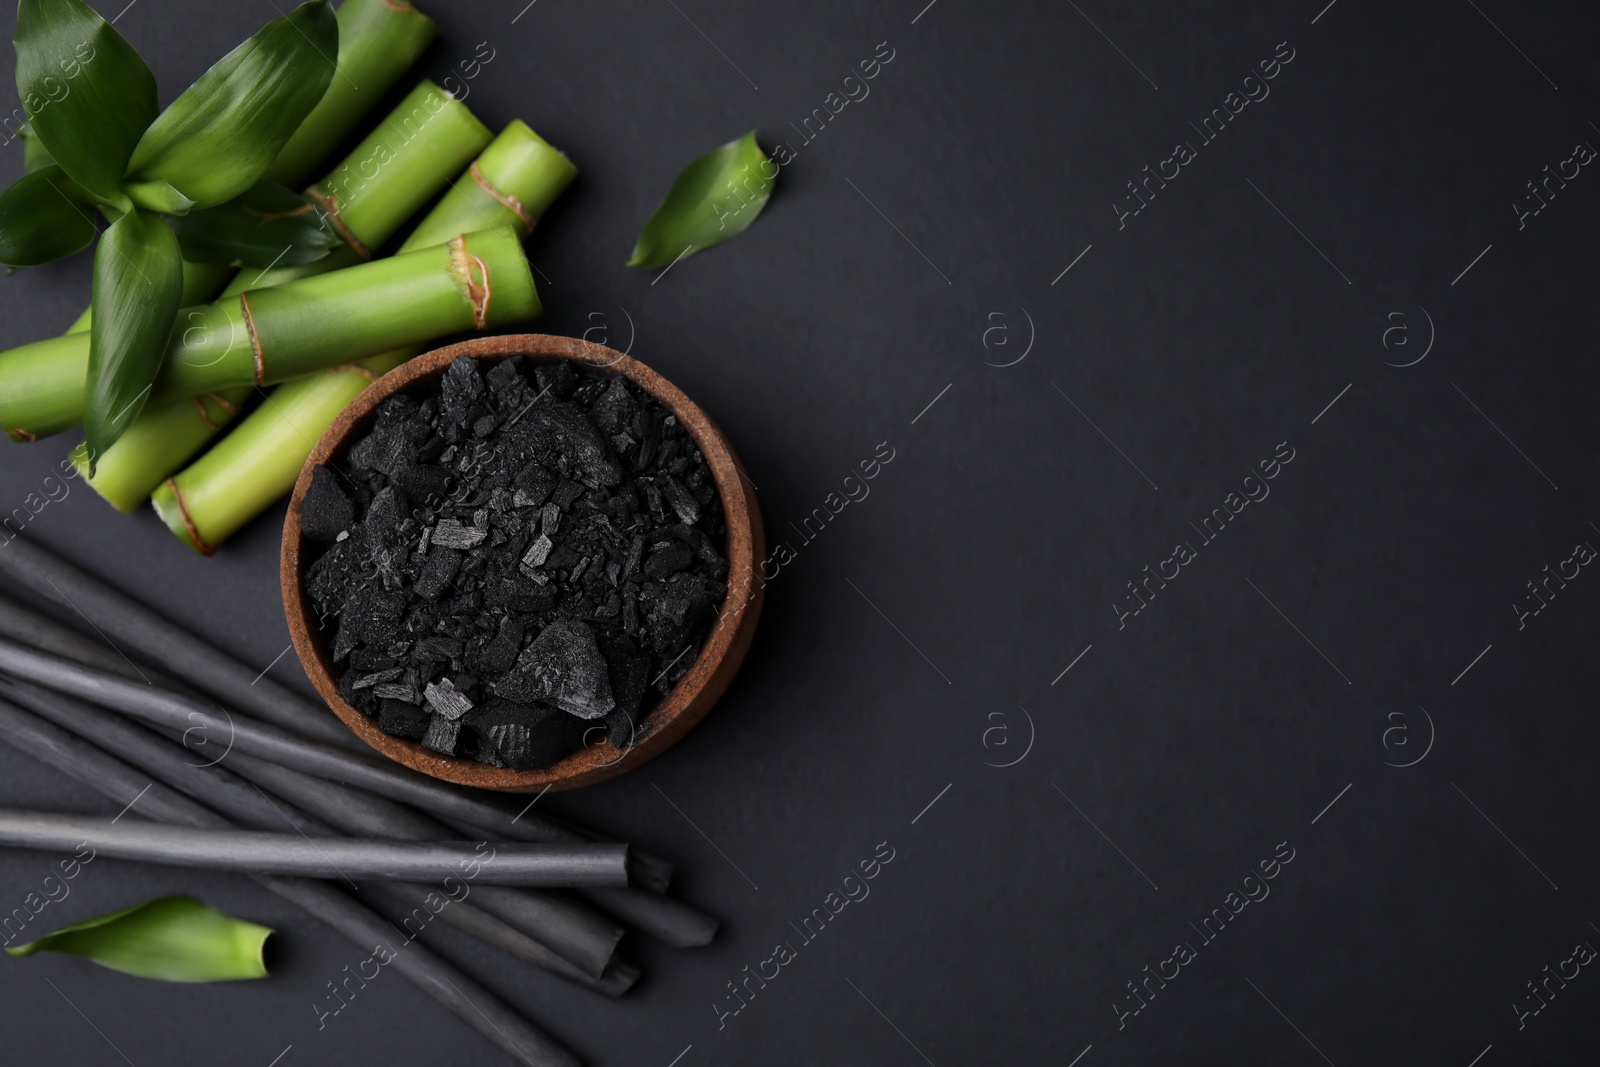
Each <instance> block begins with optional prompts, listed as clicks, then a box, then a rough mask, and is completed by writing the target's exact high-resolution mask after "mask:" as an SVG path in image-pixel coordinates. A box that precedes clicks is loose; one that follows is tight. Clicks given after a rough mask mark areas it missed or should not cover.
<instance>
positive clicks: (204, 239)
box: [168, 182, 344, 267]
mask: <svg viewBox="0 0 1600 1067" xmlns="http://www.w3.org/2000/svg"><path fill="white" fill-rule="evenodd" d="M168 221H169V222H170V223H171V225H172V230H173V232H174V233H176V234H177V235H178V245H179V247H180V248H182V249H183V258H184V259H186V260H188V261H189V262H191V263H223V264H228V265H231V266H235V267H290V266H300V265H302V264H306V263H315V262H316V261H317V260H319V259H322V258H323V257H324V256H326V255H327V254H328V253H329V252H331V251H332V250H333V249H335V248H337V247H339V246H340V245H342V244H344V240H343V238H341V237H340V236H339V235H338V234H337V233H336V232H334V231H333V230H332V229H330V228H329V227H327V226H325V225H323V216H322V213H321V212H320V211H318V210H317V208H316V205H315V204H313V203H312V202H311V201H309V200H307V199H306V198H305V197H303V196H301V195H300V194H299V193H296V192H293V191H291V190H289V189H286V188H284V187H283V186H281V185H278V184H276V183H274V182H256V184H254V185H252V186H251V187H250V188H249V189H248V190H246V191H245V193H244V194H243V195H241V196H237V197H234V198H233V199H232V200H229V201H228V202H227V203H226V204H219V205H218V206H216V207H210V208H206V209H205V210H204V211H193V212H190V213H189V214H188V215H186V216H184V217H183V218H180V219H170V220H168Z"/></svg>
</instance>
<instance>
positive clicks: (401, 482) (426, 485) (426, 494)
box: [395, 463, 455, 504]
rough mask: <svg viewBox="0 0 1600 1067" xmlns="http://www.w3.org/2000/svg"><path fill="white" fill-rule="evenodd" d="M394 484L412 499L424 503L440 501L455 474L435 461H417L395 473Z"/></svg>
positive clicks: (447, 492)
mask: <svg viewBox="0 0 1600 1067" xmlns="http://www.w3.org/2000/svg"><path fill="white" fill-rule="evenodd" d="M395 484H396V485H398V486H399V487H400V488H401V489H404V490H405V491H406V494H407V495H408V496H410V497H411V498H412V499H413V500H419V501H421V502H423V503H424V504H430V503H440V502H442V501H444V500H445V499H446V498H447V497H448V496H449V495H450V490H451V488H452V487H453V486H454V484H455V476H454V475H452V474H451V473H450V471H449V469H448V468H446V467H441V466H439V465H438V464H437V463H418V464H417V465H416V466H414V467H406V468H405V469H403V470H401V471H400V472H399V473H398V474H396V475H395Z"/></svg>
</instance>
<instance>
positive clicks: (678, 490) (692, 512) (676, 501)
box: [661, 474, 700, 525]
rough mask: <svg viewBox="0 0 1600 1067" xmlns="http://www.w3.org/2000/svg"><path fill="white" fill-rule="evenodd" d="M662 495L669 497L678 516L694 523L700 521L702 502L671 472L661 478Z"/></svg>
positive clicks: (669, 502)
mask: <svg viewBox="0 0 1600 1067" xmlns="http://www.w3.org/2000/svg"><path fill="white" fill-rule="evenodd" d="M661 481H662V486H661V495H662V496H664V497H666V498H667V503H668V504H670V505H671V506H672V510H673V511H675V512H677V514H678V518H679V519H681V520H682V521H684V522H686V523H689V524H690V525H693V524H694V523H697V522H699V521H700V502H699V501H697V500H696V499H695V498H694V497H693V496H691V495H690V494H689V490H687V489H685V488H684V487H683V483H682V482H680V481H678V479H676V478H674V477H672V476H671V475H670V474H669V475H667V476H666V477H664V478H663V479H661Z"/></svg>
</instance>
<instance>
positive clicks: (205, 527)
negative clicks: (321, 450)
mask: <svg viewBox="0 0 1600 1067" xmlns="http://www.w3.org/2000/svg"><path fill="white" fill-rule="evenodd" d="M577 173H578V172H577V169H576V168H575V167H573V165H572V164H571V163H570V162H569V161H568V160H567V158H566V157H565V156H563V155H562V154H561V153H560V152H558V151H557V150H556V149H554V148H552V147H551V146H550V145H549V144H548V143H546V142H545V140H544V139H543V138H542V137H540V136H539V135H538V134H536V133H534V132H533V131H532V130H531V129H529V128H528V126H527V124H526V123H523V122H521V121H514V122H512V123H511V124H510V125H509V126H507V127H506V129H505V130H504V131H503V132H502V133H501V134H500V136H499V137H497V138H496V139H495V141H494V143H493V144H491V145H490V146H489V147H488V148H487V149H485V150H484V152H483V154H482V155H481V156H479V157H478V159H477V161H476V162H474V163H473V164H472V166H471V167H469V168H468V169H467V171H466V173H464V174H462V175H461V177H460V179H458V180H457V181H456V182H455V183H454V184H453V185H452V186H451V189H450V191H449V192H448V193H446V194H445V196H444V198H443V199H442V200H441V201H440V202H439V204H438V206H437V207H435V208H434V209H433V211H431V212H430V213H429V214H428V217H427V218H425V219H423V221H422V222H421V223H420V224H419V225H418V226H417V228H416V230H415V231H413V233H412V234H411V236H410V237H408V238H407V239H406V242H405V244H403V245H402V246H401V248H400V252H401V254H405V253H407V252H412V251H415V250H417V249H422V248H427V247H430V246H433V245H437V244H438V243H439V242H441V241H447V240H449V239H450V238H451V237H452V236H453V235H455V234H458V233H461V232H463V231H464V230H471V229H475V228H481V229H504V230H506V231H509V232H511V233H514V234H516V235H517V236H519V237H520V236H526V235H527V233H528V232H529V230H530V228H531V227H532V225H533V223H534V222H535V221H537V220H538V218H539V216H541V215H542V214H544V211H545V209H546V208H548V207H549V205H550V204H551V203H552V202H553V201H554V200H555V198H556V197H557V196H558V195H560V193H561V191H562V190H564V189H565V188H566V187H567V186H568V185H570V184H571V183H572V180H573V179H574V178H575V177H577ZM416 351H417V349H416V348H406V349H402V350H399V351H394V352H386V353H384V354H383V355H381V356H376V357H374V358H372V359H368V360H365V361H364V362H362V363H359V364H355V365H351V366H346V367H339V368H336V369H335V370H333V371H331V372H328V373H326V374H314V375H311V376H309V377H306V378H301V379H298V380H296V381H292V382H289V383H287V384H285V385H281V386H279V387H278V388H277V389H275V390H273V391H272V393H271V395H270V396H268V398H267V401H266V403H264V404H262V406H261V407H259V408H257V409H256V410H255V411H254V412H252V413H251V414H250V415H249V416H248V417H247V418H246V419H244V421H242V422H241V423H240V424H239V425H238V426H237V427H235V428H234V429H233V431H232V432H230V433H229V434H228V435H227V436H226V437H224V438H223V439H222V440H221V441H220V442H219V443H218V444H217V445H216V447H214V448H212V449H211V450H210V451H209V452H207V453H206V454H205V455H203V456H201V457H200V458H199V459H198V460H196V461H195V462H194V463H193V464H191V465H190V466H189V467H188V468H186V469H184V470H183V471H181V472H179V473H178V474H176V475H174V476H173V477H171V478H169V479H168V480H167V481H166V482H165V483H164V484H162V485H161V486H160V487H158V488H157V489H156V490H155V491H154V493H153V494H152V495H151V501H150V502H151V504H152V505H154V507H155V509H156V512H157V513H158V514H159V515H160V516H161V518H162V521H164V522H165V523H166V524H167V526H168V528H169V529H171V530H172V532H173V533H174V534H176V535H177V536H178V537H179V538H180V539H181V540H182V541H183V542H184V543H185V544H187V545H188V546H189V547H190V548H193V549H194V550H196V551H197V552H201V553H204V554H206V555H209V554H210V553H212V552H214V551H216V549H217V547H218V546H220V545H221V544H222V543H223V542H224V541H226V540H227V539H228V538H229V537H232V536H233V535H234V534H235V533H236V532H238V530H239V528H240V527H242V526H243V525H244V524H245V523H247V522H249V521H250V520H251V519H253V518H255V517H256V516H257V515H259V514H261V512H263V511H265V510H266V509H267V508H268V507H270V506H271V505H272V503H273V502H274V501H276V500H277V499H279V498H280V497H282V496H283V495H284V494H285V493H287V492H288V491H289V490H290V489H292V488H293V487H294V482H295V479H296V478H298V477H299V475H300V468H301V467H302V466H303V465H304V464H305V461H306V457H307V456H309V455H310V454H311V449H312V448H313V447H314V446H315V445H316V442H317V440H318V439H319V438H320V437H321V436H322V434H323V433H324V432H325V431H326V430H327V428H328V427H329V426H331V425H333V421H334V420H335V419H336V418H338V417H339V413H340V412H341V411H343V410H344V409H345V408H346V407H348V406H349V404H350V402H351V401H353V400H354V399H355V398H356V397H357V396H359V395H360V394H361V392H362V391H363V390H365V389H366V387H367V386H368V385H369V384H371V382H372V381H373V380H374V379H375V378H376V377H378V376H379V375H382V374H385V373H387V372H388V371H390V370H392V369H394V368H395V367H398V366H399V365H400V364H401V363H404V362H405V361H406V360H407V359H409V358H411V356H412V355H414V354H415V353H416Z"/></svg>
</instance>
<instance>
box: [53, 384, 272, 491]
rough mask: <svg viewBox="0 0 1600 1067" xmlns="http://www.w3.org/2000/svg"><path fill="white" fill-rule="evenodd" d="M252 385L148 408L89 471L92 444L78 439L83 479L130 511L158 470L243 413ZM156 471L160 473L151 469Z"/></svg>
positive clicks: (76, 456) (75, 459)
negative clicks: (89, 445)
mask: <svg viewBox="0 0 1600 1067" xmlns="http://www.w3.org/2000/svg"><path fill="white" fill-rule="evenodd" d="M252 391H253V388H252V387H251V386H248V385H241V386H235V387H234V388H232V389H223V390H220V391H218V392H215V393H207V394H206V395H205V396H193V397H190V398H189V399H188V400H179V401H176V402H175V403H171V404H162V405H160V406H158V407H150V408H146V409H145V410H144V411H142V412H140V413H139V417H138V418H137V419H134V420H133V423H132V424H131V425H130V426H129V427H128V428H127V429H126V430H124V431H123V433H122V436H121V437H119V438H117V441H116V443H115V444H113V445H112V446H111V447H110V448H108V449H106V451H105V454H104V455H103V456H101V457H100V460H99V463H98V464H97V465H96V467H95V471H94V474H92V475H91V474H90V473H89V448H88V446H87V445H86V444H84V443H83V442H81V441H80V442H79V443H78V444H77V445H76V446H75V447H74V448H73V449H72V451H71V452H70V453H69V454H68V458H70V459H71V460H72V465H73V466H74V467H76V468H77V469H78V473H79V474H80V475H81V476H82V477H83V480H84V481H85V482H87V483H88V484H89V487H90V488H92V489H93V490H94V491H95V492H97V493H99V494H100V496H101V497H103V498H104V499H105V500H106V501H107V502H108V503H109V504H110V505H111V506H112V507H114V508H116V509H117V510H118V511H122V512H130V511H134V510H136V509H137V508H138V507H139V505H141V504H143V503H144V502H145V501H147V500H149V499H150V493H151V492H152V491H153V490H154V489H155V487H156V486H158V485H160V484H161V477H162V474H161V473H160V472H166V471H170V470H172V469H174V468H176V467H178V466H181V465H182V464H183V463H184V462H185V461H187V460H188V459H189V458H190V457H192V456H194V455H195V453H197V452H199V451H200V450H201V449H202V448H204V447H205V445H206V442H207V441H209V440H211V438H212V437H213V436H214V435H215V434H217V433H218V432H219V431H221V430H222V429H223V428H224V427H226V426H227V425H228V424H229V423H230V422H232V421H233V420H234V418H236V417H237V416H238V414H239V409H240V408H241V407H243V406H244V403H245V401H246V400H248V399H249V398H250V394H251V392H252ZM153 472H156V473H153Z"/></svg>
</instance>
